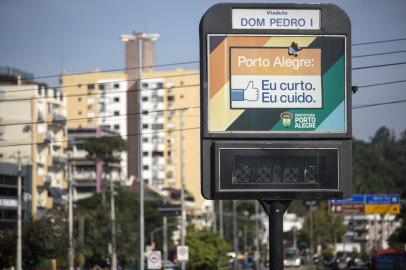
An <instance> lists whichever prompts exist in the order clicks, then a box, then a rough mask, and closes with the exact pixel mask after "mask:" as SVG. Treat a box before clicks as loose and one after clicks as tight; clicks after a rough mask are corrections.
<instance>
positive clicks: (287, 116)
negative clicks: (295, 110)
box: [281, 112, 293, 128]
mask: <svg viewBox="0 0 406 270" xmlns="http://www.w3.org/2000/svg"><path fill="white" fill-rule="evenodd" d="M292 118H293V114H291V113H290V112H283V113H281V121H282V124H283V126H284V127H285V128H288V127H290V125H291V124H292Z"/></svg>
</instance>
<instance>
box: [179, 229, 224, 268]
mask: <svg viewBox="0 0 406 270" xmlns="http://www.w3.org/2000/svg"><path fill="white" fill-rule="evenodd" d="M186 245H188V246H189V261H188V263H187V268H188V269H190V270H222V269H228V268H229V265H228V257H227V252H228V251H230V248H231V246H230V245H229V244H228V243H227V242H226V241H224V239H222V238H221V237H220V236H219V235H218V234H216V233H213V232H211V231H210V230H201V231H198V230H196V229H194V228H192V227H189V228H188V232H187V236H186Z"/></svg>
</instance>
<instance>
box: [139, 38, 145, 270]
mask: <svg viewBox="0 0 406 270" xmlns="http://www.w3.org/2000/svg"><path fill="white" fill-rule="evenodd" d="M137 39H138V76H137V77H138V87H137V90H138V93H137V99H138V100H137V101H138V105H139V113H140V114H139V120H138V181H139V182H140V270H144V179H142V174H141V171H142V135H141V133H142V132H141V131H142V113H141V111H142V110H141V80H142V65H143V64H142V56H143V55H142V54H143V48H142V45H143V44H142V42H143V39H142V36H139V37H137Z"/></svg>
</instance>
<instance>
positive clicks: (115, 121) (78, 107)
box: [61, 71, 128, 179]
mask: <svg viewBox="0 0 406 270" xmlns="http://www.w3.org/2000/svg"><path fill="white" fill-rule="evenodd" d="M61 86H62V89H63V92H64V94H65V96H66V103H67V115H68V119H69V122H68V124H67V127H68V129H70V130H73V129H78V130H80V129H84V130H85V133H86V132H87V131H86V129H89V128H90V129H93V130H95V129H96V128H101V129H102V130H107V129H110V130H111V131H112V132H113V133H117V134H119V135H121V136H122V138H123V139H125V140H127V139H128V138H127V133H128V128H127V116H128V115H127V91H128V81H127V76H126V74H125V73H124V72H97V71H96V72H89V73H82V74H69V73H64V74H62V75H61ZM78 132H79V131H78ZM70 133H71V132H70ZM120 166H121V170H120V172H121V173H120V175H121V177H122V178H123V179H127V153H126V152H123V153H121V163H120Z"/></svg>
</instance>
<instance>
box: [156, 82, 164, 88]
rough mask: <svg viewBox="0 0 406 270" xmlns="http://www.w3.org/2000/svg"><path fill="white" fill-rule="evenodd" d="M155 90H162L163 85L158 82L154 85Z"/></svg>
mask: <svg viewBox="0 0 406 270" xmlns="http://www.w3.org/2000/svg"><path fill="white" fill-rule="evenodd" d="M156 88H157V89H162V88H164V84H163V83H161V82H159V83H157V84H156Z"/></svg>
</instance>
